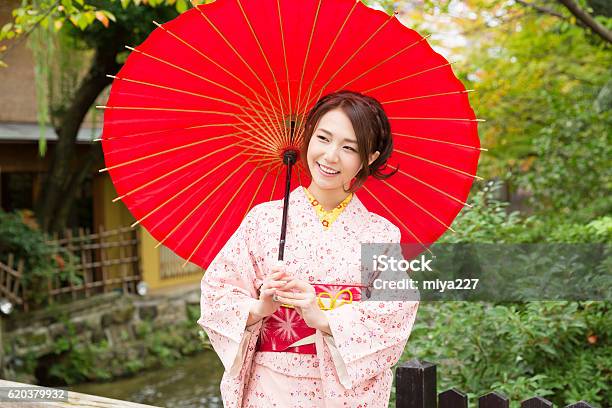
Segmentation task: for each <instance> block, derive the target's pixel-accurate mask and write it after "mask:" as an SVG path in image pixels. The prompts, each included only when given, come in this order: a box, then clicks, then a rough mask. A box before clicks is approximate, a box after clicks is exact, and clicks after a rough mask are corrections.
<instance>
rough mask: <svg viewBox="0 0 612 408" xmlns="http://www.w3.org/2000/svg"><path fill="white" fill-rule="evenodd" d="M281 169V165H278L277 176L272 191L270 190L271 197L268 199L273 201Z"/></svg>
mask: <svg viewBox="0 0 612 408" xmlns="http://www.w3.org/2000/svg"><path fill="white" fill-rule="evenodd" d="M280 170H281V168H280V167H278V169H277V170H276V177H275V178H274V184H272V191H271V192H270V199H269V200H268V201H272V198H273V197H274V191H275V190H276V183H277V182H278V176H279V175H280Z"/></svg>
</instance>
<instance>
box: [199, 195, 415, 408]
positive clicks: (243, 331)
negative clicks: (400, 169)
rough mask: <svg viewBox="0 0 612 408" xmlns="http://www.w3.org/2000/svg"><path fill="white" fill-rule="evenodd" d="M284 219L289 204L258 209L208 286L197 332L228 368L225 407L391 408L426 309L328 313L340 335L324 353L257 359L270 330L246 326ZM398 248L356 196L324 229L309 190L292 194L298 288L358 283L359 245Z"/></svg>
mask: <svg viewBox="0 0 612 408" xmlns="http://www.w3.org/2000/svg"><path fill="white" fill-rule="evenodd" d="M282 211H283V202H282V201H281V200H278V201H272V202H267V203H262V204H260V205H258V206H256V207H254V208H253V209H252V210H251V211H250V212H249V214H248V215H247V216H246V217H245V219H244V220H243V222H242V223H241V225H240V226H239V228H238V229H237V230H236V232H235V233H234V234H233V235H232V236H231V237H230V239H229V240H228V242H227V244H226V245H225V246H224V247H223V249H222V250H221V251H220V252H219V254H218V255H217V256H216V257H215V259H214V260H213V262H212V263H211V264H210V266H209V268H208V270H207V271H206V273H205V274H204V277H203V279H202V298H201V317H200V319H199V320H198V324H200V326H201V327H202V328H203V329H204V330H205V331H206V333H207V335H208V337H209V339H210V342H211V344H212V346H213V348H214V350H215V351H216V353H217V354H218V355H219V358H220V359H221V361H222V363H223V366H224V367H225V373H224V374H223V379H222V380H221V395H222V397H223V404H224V406H225V407H227V408H239V407H273V406H277V407H283V408H290V407H296V408H297V407H299V408H309V407H328V408H332V407H350V408H354V407H370V408H371V407H387V406H388V403H389V396H390V391H391V384H392V377H393V374H392V372H391V369H390V368H391V367H392V366H393V365H394V364H395V363H396V362H397V361H398V360H399V358H400V356H401V354H402V352H403V350H404V347H405V345H406V342H407V340H408V336H409V335H410V331H411V330H412V325H413V323H414V320H415V317H416V312H417V308H418V304H419V302H418V301H387V302H384V301H360V302H353V303H351V304H345V305H342V306H340V307H338V308H335V309H333V310H327V311H325V313H326V315H327V317H328V320H329V326H330V329H331V332H332V335H331V336H330V335H327V334H323V333H322V332H321V331H319V330H317V331H316V338H315V345H316V351H317V353H316V354H297V353H289V352H256V344H257V339H258V337H259V335H260V332H261V327H262V322H261V321H260V322H257V323H255V324H253V325H251V326H249V327H246V321H247V318H248V315H249V309H250V307H251V305H252V304H253V303H254V302H256V301H257V296H258V295H257V287H259V285H260V284H261V282H262V281H263V279H264V277H265V276H266V275H267V274H269V273H270V267H271V266H272V265H273V264H274V263H275V262H276V260H277V259H278V239H279V235H280V232H279V231H280V225H281V218H282ZM399 241H400V231H399V229H398V228H397V227H396V226H395V225H393V224H392V223H390V222H389V221H387V220H386V219H384V218H383V217H380V216H378V215H376V214H374V213H370V212H369V211H368V210H367V209H366V208H365V207H364V206H363V204H362V203H361V202H360V201H359V199H358V198H357V196H356V195H354V196H353V198H352V200H351V201H350V203H349V204H348V206H347V207H346V208H345V210H344V211H343V212H342V214H340V216H339V217H338V219H337V220H336V221H335V222H334V223H332V225H331V227H330V228H329V229H328V230H325V229H324V228H323V226H322V225H321V222H320V221H319V219H318V216H317V214H316V212H315V210H314V208H312V206H311V204H310V202H309V201H308V198H307V197H306V193H305V192H304V190H303V187H298V188H296V189H295V190H294V191H292V192H291V195H290V205H289V216H288V222H287V237H286V246H285V262H286V264H287V265H288V266H287V270H288V272H289V273H290V274H292V275H293V276H295V277H297V278H299V279H303V280H305V281H308V282H313V283H314V282H318V283H322V284H325V283H327V284H347V285H349V284H360V283H361V282H360V280H361V272H360V265H361V260H360V257H361V246H360V244H361V243H368V242H373V243H383V242H394V243H397V242H399ZM285 329H286V330H291V327H290V325H289V326H288V327H286V328H285Z"/></svg>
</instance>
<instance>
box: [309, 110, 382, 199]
mask: <svg viewBox="0 0 612 408" xmlns="http://www.w3.org/2000/svg"><path fill="white" fill-rule="evenodd" d="M376 157H378V152H376V153H374V154H372V155H370V158H371V160H370V163H371V162H372V161H374V160H375V159H376ZM307 161H308V168H309V169H310V174H311V175H312V181H313V183H315V184H316V185H317V186H318V187H319V188H320V189H322V190H340V189H345V190H348V188H349V187H350V183H351V180H352V179H353V178H354V177H355V176H356V175H357V173H358V172H359V170H361V159H360V157H359V153H358V145H357V137H356V136H355V132H354V130H353V125H352V124H351V121H350V119H349V118H348V116H346V114H345V113H344V112H343V111H342V110H341V109H333V110H330V111H329V112H327V113H326V114H324V115H323V116H322V117H321V119H320V120H319V123H318V124H317V126H316V128H315V130H314V132H313V134H312V137H311V138H310V143H309V144H308V153H307Z"/></svg>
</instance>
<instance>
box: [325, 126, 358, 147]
mask: <svg viewBox="0 0 612 408" xmlns="http://www.w3.org/2000/svg"><path fill="white" fill-rule="evenodd" d="M318 130H320V131H321V132H324V133H327V134H328V135H330V136H333V135H334V134H333V133H332V132H330V131H329V130H326V129H323V128H319V129H318ZM342 142H344V143H346V142H348V143H354V144H357V140H355V139H349V138H348V137H346V138H344V139H343V140H342Z"/></svg>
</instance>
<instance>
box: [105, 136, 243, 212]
mask: <svg viewBox="0 0 612 408" xmlns="http://www.w3.org/2000/svg"><path fill="white" fill-rule="evenodd" d="M240 143H242V141H238V142H235V143H232V144H231V145H228V146H224V147H222V148H220V149H217V150H214V151H212V152H210V153H208V154H205V155H204V156H202V157H198V158H197V159H195V160H192V161H190V162H188V163H185V164H183V165H182V166H180V167H177V168H176V169H174V170H172V171H170V172H168V173H164V174H162V175H161V176H159V177H156V178H154V179H153V180H149V181H147V182H146V183H145V184H142V185H140V186H138V187H136V188H135V189H133V190H130V191H128V192H127V193H125V194H123V195H121V196H118V197H116V198H114V199H113V203H114V202H117V201H119V200H123V199H124V198H125V197H127V196H129V195H132V194H134V193H135V192H137V191H140V190H142V189H143V188H145V187H148V186H150V185H151V184H153V183H155V182H157V181H159V180H162V179H164V178H166V177H168V176H170V175H172V174H174V173H176V172H179V171H181V170H183V169H185V168H187V167H189V166H193V165H194V164H196V163H198V162H200V161H202V160H204V159H206V158H208V157H210V156H212V155H213V154H217V153H219V152H221V151H223V150H227V149H229V148H231V147H234V146H236V145H239V144H240Z"/></svg>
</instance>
